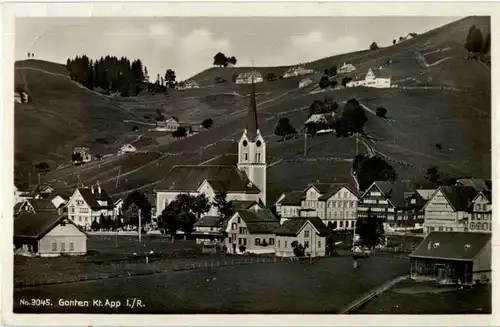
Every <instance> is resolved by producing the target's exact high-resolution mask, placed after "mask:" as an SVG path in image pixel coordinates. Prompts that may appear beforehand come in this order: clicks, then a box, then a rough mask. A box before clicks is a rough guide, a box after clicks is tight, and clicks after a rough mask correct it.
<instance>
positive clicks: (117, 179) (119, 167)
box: [115, 166, 122, 189]
mask: <svg viewBox="0 0 500 327" xmlns="http://www.w3.org/2000/svg"><path fill="white" fill-rule="evenodd" d="M121 171H122V166H118V176H116V184H115V189H116V188H118V181H119V180H120V174H121Z"/></svg>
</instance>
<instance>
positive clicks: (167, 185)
mask: <svg viewBox="0 0 500 327" xmlns="http://www.w3.org/2000/svg"><path fill="white" fill-rule="evenodd" d="M266 169H267V164H266V142H265V141H264V138H263V136H262V134H261V132H260V130H259V127H258V120H257V107H256V103H255V84H252V94H251V96H250V103H249V106H248V116H247V125H246V128H245V130H244V131H243V133H242V135H241V138H240V140H239V142H238V162H237V164H236V165H206V166H199V165H185V166H174V167H173V168H172V169H171V170H170V171H169V172H168V173H167V174H166V176H165V177H164V178H163V180H162V181H161V182H160V184H159V185H158V186H157V187H156V189H155V192H156V209H157V210H156V212H157V215H158V214H160V213H161V212H163V209H165V208H166V207H167V205H168V204H169V203H170V202H172V201H174V200H175V198H176V197H177V195H178V194H181V193H189V194H193V195H198V194H202V193H203V194H205V195H206V196H207V198H208V199H209V200H210V201H212V200H213V199H214V197H215V193H216V192H220V191H226V192H227V201H231V200H240V201H255V202H257V203H260V202H261V203H262V204H265V203H266V183H267V178H266ZM206 215H209V216H217V215H219V213H218V211H217V209H216V208H215V207H212V208H211V209H210V210H209V212H208V213H206Z"/></svg>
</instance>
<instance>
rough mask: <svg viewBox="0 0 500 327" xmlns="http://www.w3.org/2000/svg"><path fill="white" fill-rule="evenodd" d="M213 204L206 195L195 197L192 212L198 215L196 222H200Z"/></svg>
mask: <svg viewBox="0 0 500 327" xmlns="http://www.w3.org/2000/svg"><path fill="white" fill-rule="evenodd" d="M210 207H211V203H210V201H209V200H208V198H207V197H206V195H205V194H199V195H197V196H195V197H193V200H192V206H191V210H192V211H193V212H194V214H195V215H196V220H199V219H200V217H201V215H202V214H204V213H206V212H208V211H209V210H210Z"/></svg>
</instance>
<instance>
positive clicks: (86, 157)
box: [73, 146, 92, 163]
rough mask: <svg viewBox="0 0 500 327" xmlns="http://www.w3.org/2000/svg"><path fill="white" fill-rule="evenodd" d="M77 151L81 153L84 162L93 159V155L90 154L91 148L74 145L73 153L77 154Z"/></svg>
mask: <svg viewBox="0 0 500 327" xmlns="http://www.w3.org/2000/svg"><path fill="white" fill-rule="evenodd" d="M76 153H79V154H80V156H81V158H82V161H81V162H83V163H85V162H90V161H92V155H91V154H90V152H89V148H85V147H81V146H79V147H74V148H73V154H76Z"/></svg>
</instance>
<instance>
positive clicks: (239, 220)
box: [238, 216, 241, 224]
mask: <svg viewBox="0 0 500 327" xmlns="http://www.w3.org/2000/svg"><path fill="white" fill-rule="evenodd" d="M238 224H241V218H240V217H239V216H238Z"/></svg>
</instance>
